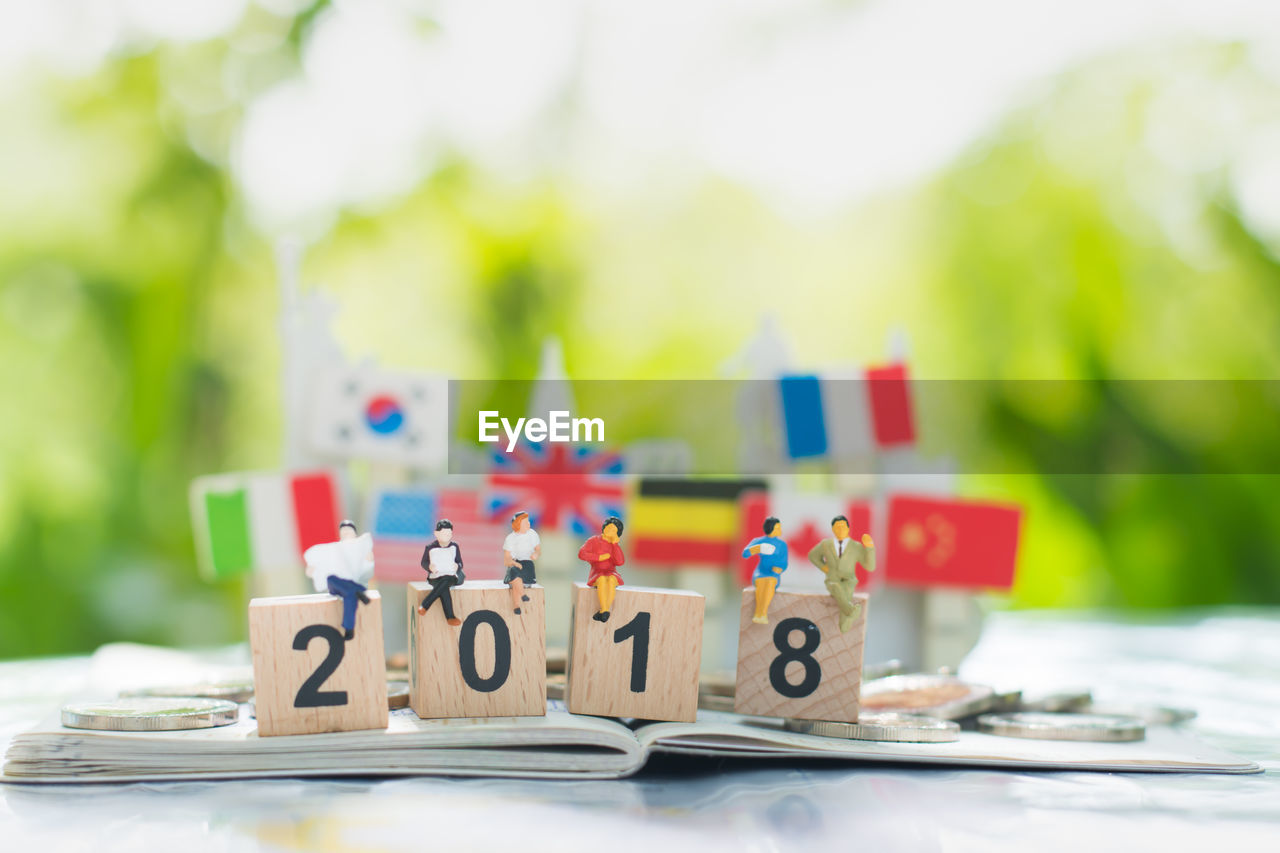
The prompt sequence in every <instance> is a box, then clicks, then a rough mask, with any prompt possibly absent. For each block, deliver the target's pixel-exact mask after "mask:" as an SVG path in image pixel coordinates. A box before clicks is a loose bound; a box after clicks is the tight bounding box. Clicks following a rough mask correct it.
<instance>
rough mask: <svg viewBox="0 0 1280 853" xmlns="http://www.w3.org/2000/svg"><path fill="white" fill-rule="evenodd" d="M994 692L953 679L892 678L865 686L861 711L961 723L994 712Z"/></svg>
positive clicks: (926, 677) (928, 676)
mask: <svg viewBox="0 0 1280 853" xmlns="http://www.w3.org/2000/svg"><path fill="white" fill-rule="evenodd" d="M995 701H996V698H995V691H994V690H992V689H991V688H990V687H987V686H986V685H984V684H970V683H969V682H967V681H962V680H961V679H959V678H956V677H955V676H953V675H925V674H916V675H891V676H889V677H887V678H880V679H876V680H875V681H871V682H867V683H865V684H863V685H862V701H861V706H860V707H861V709H862V710H864V711H866V712H868V713H877V712H883V711H892V712H896V713H901V714H916V715H921V716H926V717H934V718H936V719H939V720H959V719H961V718H963V717H969V716H973V715H974V714H980V713H983V712H984V711H988V710H990V709H991V706H992V705H993V704H994V703H995Z"/></svg>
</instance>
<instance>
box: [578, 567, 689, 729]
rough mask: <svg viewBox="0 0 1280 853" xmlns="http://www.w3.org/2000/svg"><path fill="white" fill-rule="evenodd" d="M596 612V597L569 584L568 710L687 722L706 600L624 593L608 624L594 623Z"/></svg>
mask: <svg viewBox="0 0 1280 853" xmlns="http://www.w3.org/2000/svg"><path fill="white" fill-rule="evenodd" d="M597 609H598V608H597V600H596V593H595V590H593V589H591V588H590V587H588V586H587V585H586V584H582V583H576V584H574V585H573V615H572V616H571V620H572V622H571V624H572V628H571V633H570V637H569V671H568V684H567V687H566V693H565V700H566V702H565V703H566V705H568V708H569V711H570V712H572V713H574V714H596V715H599V716H605V717H638V718H641V719H646V720H672V721H677V722H692V721H693V720H694V719H695V718H696V717H697V714H698V670H699V668H700V666H701V663H702V619H703V614H704V612H705V609H706V599H705V598H703V596H701V595H699V594H697V593H695V592H687V591H684V590H677V589H652V588H646V587H632V586H622V587H619V588H618V594H617V598H615V599H614V602H613V610H612V612H611V613H610V616H609V621H608V622H598V621H596V620H595V619H593V618H592V616H593V615H594V614H595V613H596V610H597Z"/></svg>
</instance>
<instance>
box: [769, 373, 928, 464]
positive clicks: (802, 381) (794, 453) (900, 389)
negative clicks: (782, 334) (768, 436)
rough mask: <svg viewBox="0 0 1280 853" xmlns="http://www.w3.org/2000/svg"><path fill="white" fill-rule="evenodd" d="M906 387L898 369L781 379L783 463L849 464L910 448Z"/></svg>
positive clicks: (912, 417) (912, 425)
mask: <svg viewBox="0 0 1280 853" xmlns="http://www.w3.org/2000/svg"><path fill="white" fill-rule="evenodd" d="M909 382H910V380H909V378H908V375H907V367H906V365H905V364H901V363H898V364H890V365H884V366H880V367H870V368H867V369H865V370H862V371H857V372H855V371H845V372H840V371H833V372H828V373H824V374H822V375H818V374H793V375H788V376H783V377H782V378H781V379H780V380H779V382H778V392H779V398H780V401H781V410H782V425H783V435H784V436H785V437H786V447H785V449H786V454H787V457H788V458H789V459H791V460H793V461H803V460H807V459H836V460H838V459H849V458H857V457H859V456H864V455H866V454H869V453H871V452H872V451H873V450H875V449H884V448H892V447H900V446H903V445H909V444H912V443H914V442H915V438H916V430H915V415H914V412H913V409H912V405H911V392H910V385H909Z"/></svg>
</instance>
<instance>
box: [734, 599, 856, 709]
mask: <svg viewBox="0 0 1280 853" xmlns="http://www.w3.org/2000/svg"><path fill="white" fill-rule="evenodd" d="M853 600H854V601H860V602H862V614H861V615H860V616H858V618H857V620H856V621H855V622H854V623H853V625H852V627H850V628H849V630H848V631H847V632H845V633H843V634H842V633H840V626H839V621H840V611H839V610H838V609H837V608H836V603H835V601H834V600H833V599H832V598H831V596H830V595H828V594H826V593H821V592H787V591H784V590H778V592H777V593H776V594H775V595H774V597H773V602H772V603H771V604H770V605H769V624H768V625H757V624H755V623H754V622H752V621H751V617H752V615H753V614H754V613H755V606H756V597H755V591H754V590H753V589H751V588H747V589H744V590H743V591H742V609H741V611H740V613H739V617H738V624H739V628H738V678H737V685H736V687H735V693H734V696H735V698H734V703H733V710H735V711H737V712H738V713H739V714H751V715H753V716H758V717H790V718H792V719H800V720H830V721H833V722H842V723H856V722H857V721H858V702H859V693H860V691H861V687H862V647H863V642H864V640H865V639H866V633H867V596H865V595H862V594H856V595H854V597H853Z"/></svg>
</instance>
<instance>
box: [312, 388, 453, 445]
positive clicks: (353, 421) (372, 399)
mask: <svg viewBox="0 0 1280 853" xmlns="http://www.w3.org/2000/svg"><path fill="white" fill-rule="evenodd" d="M448 412H449V383H448V381H447V380H445V379H443V378H440V377H435V376H424V375H420V374H417V373H405V372H393V371H388V370H376V369H373V368H369V367H364V366H362V367H355V368H352V369H350V370H345V371H340V372H338V373H335V374H333V375H324V376H318V377H315V379H314V385H313V387H312V396H311V412H310V431H309V434H308V436H307V440H308V444H309V445H310V447H311V449H312V450H313V451H315V452H316V453H320V454H324V455H327V456H336V457H339V458H343V459H349V458H360V459H377V460H382V461H387V462H398V463H400V464H403V465H409V466H414V467H418V468H444V467H445V466H446V465H447V464H448V455H449V440H448V438H449V431H448V418H449V415H448Z"/></svg>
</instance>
